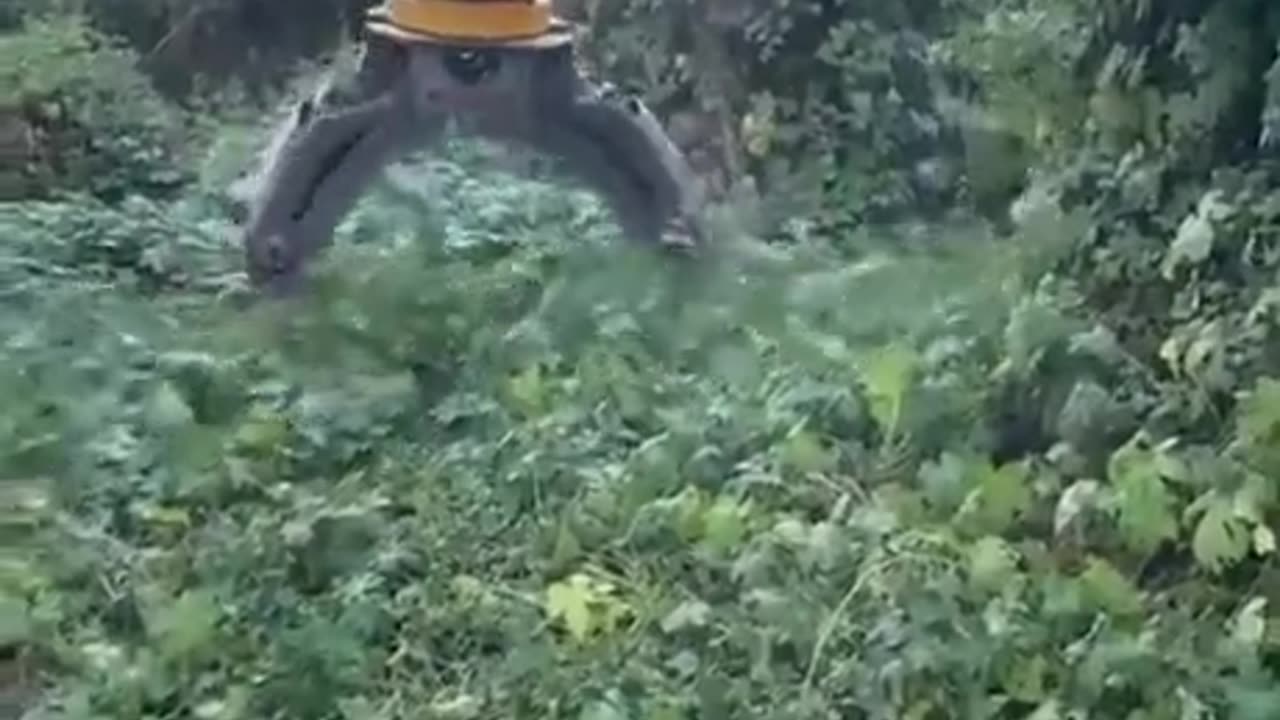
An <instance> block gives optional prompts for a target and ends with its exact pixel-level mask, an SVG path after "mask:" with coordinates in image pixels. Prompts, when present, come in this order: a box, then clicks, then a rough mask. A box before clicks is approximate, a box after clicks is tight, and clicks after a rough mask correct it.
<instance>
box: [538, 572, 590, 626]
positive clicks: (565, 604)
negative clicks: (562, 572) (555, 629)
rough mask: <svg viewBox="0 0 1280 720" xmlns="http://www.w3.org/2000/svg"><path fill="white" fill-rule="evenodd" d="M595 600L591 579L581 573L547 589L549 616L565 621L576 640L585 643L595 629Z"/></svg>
mask: <svg viewBox="0 0 1280 720" xmlns="http://www.w3.org/2000/svg"><path fill="white" fill-rule="evenodd" d="M593 599H594V593H593V592H592V589H591V579H590V578H589V577H587V576H586V575H582V574H580V573H578V574H574V575H573V576H571V577H570V578H569V579H568V581H565V582H556V583H552V584H551V585H550V586H549V587H548V588H547V598H546V610H547V614H548V615H549V616H550V617H551V618H552V619H553V620H554V619H559V620H561V621H563V622H564V625H565V628H566V629H567V630H568V631H569V634H570V635H571V636H572V637H573V639H574V640H577V641H578V642H580V643H581V642H585V641H586V640H587V638H588V637H589V636H590V634H591V630H592V628H593V622H592V613H591V603H592V601H593Z"/></svg>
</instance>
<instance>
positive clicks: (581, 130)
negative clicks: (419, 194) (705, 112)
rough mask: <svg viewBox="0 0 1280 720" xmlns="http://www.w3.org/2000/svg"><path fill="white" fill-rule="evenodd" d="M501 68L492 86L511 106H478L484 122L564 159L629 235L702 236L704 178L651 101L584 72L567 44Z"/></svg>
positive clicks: (513, 58)
mask: <svg viewBox="0 0 1280 720" xmlns="http://www.w3.org/2000/svg"><path fill="white" fill-rule="evenodd" d="M499 68H500V69H499V71H498V72H497V73H495V75H494V76H493V77H492V78H491V79H490V83H491V84H490V86H489V87H490V89H492V90H493V91H494V92H495V94H496V96H497V98H498V99H497V100H496V101H495V104H496V105H497V106H498V108H499V109H500V110H501V111H499V112H492V111H490V112H474V113H471V117H470V118H469V120H471V121H472V126H473V127H474V128H475V129H476V130H478V131H479V132H480V133H481V134H484V135H488V136H491V137H494V138H499V139H504V140H514V141H517V142H521V143H523V144H526V145H528V146H530V147H532V148H534V149H535V150H537V151H539V152H541V153H542V154H544V155H546V156H548V157H552V158H555V159H558V160H560V161H561V162H562V163H563V166H564V170H565V171H566V172H567V173H568V174H569V175H570V176H572V177H576V178H577V179H578V180H579V181H581V182H582V183H583V184H584V185H585V186H587V187H588V188H590V189H591V190H593V191H594V192H595V193H597V195H599V196H600V197H601V198H602V199H603V200H604V201H605V202H606V203H607V205H608V206H609V208H610V209H611V210H612V212H613V215H614V217H615V218H616V220H617V222H618V224H619V225H620V226H621V229H622V230H623V233H624V235H626V236H627V237H628V238H630V239H632V240H635V241H638V242H642V243H645V244H649V245H660V244H675V245H683V246H689V245H700V244H702V242H703V241H704V240H705V236H704V232H703V228H702V224H701V221H700V212H701V209H702V203H703V196H702V191H701V187H700V186H699V184H698V179H697V177H696V176H695V174H694V172H693V170H692V168H691V167H690V166H689V164H688V162H687V161H686V159H685V157H684V155H683V154H682V153H681V152H680V151H679V149H678V148H676V146H675V144H674V143H673V142H672V141H671V140H670V138H669V137H668V136H667V134H666V132H665V131H664V130H663V128H662V125H661V123H660V122H659V121H658V120H657V118H656V117H654V115H653V114H652V113H651V112H650V111H649V109H648V108H647V107H645V105H644V103H643V102H641V101H640V100H639V99H638V98H635V97H632V96H628V95H623V94H621V93H617V92H614V91H612V90H611V89H610V88H607V87H599V86H596V85H595V84H593V83H591V82H590V81H589V80H587V79H586V78H584V77H583V76H582V75H580V74H579V73H578V71H577V68H575V67H574V63H573V56H572V53H571V51H570V48H567V47H565V48H554V49H540V50H537V51H515V50H508V51H506V52H504V53H503V55H502V58H501V63H500V65H499Z"/></svg>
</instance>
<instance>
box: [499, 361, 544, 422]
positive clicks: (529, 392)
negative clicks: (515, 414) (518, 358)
mask: <svg viewBox="0 0 1280 720" xmlns="http://www.w3.org/2000/svg"><path fill="white" fill-rule="evenodd" d="M506 387H507V394H508V395H509V396H510V398H511V400H512V402H513V403H514V404H515V406H516V409H517V410H518V411H519V412H521V413H523V414H525V415H528V416H538V415H541V414H542V413H544V412H546V409H547V399H548V395H547V383H546V380H545V379H544V377H543V374H542V366H541V365H537V364H534V365H530V366H529V367H527V368H525V369H524V370H522V371H520V372H518V373H516V374H514V375H512V376H511V377H510V378H509V379H508V380H507V385H506Z"/></svg>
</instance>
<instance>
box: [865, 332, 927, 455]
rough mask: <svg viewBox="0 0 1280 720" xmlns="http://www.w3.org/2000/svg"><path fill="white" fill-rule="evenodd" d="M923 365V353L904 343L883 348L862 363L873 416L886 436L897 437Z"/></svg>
mask: <svg viewBox="0 0 1280 720" xmlns="http://www.w3.org/2000/svg"><path fill="white" fill-rule="evenodd" d="M919 366H920V356H919V354H918V353H917V352H916V351H915V350H914V349H913V348H911V347H908V346H906V345H901V344H893V345H889V346H886V347H884V348H881V349H880V350H879V351H877V352H875V353H872V354H871V355H870V356H869V357H868V358H867V359H866V361H865V362H864V363H863V364H862V367H861V376H862V382H863V384H864V385H865V387H866V392H867V397H868V400H869V402H870V404H871V414H872V416H873V417H874V418H875V419H876V422H878V423H879V424H880V427H882V428H884V430H885V433H886V434H889V435H893V434H894V433H895V432H896V431H897V429H898V422H899V420H900V419H901V417H902V408H903V404H904V403H905V402H906V398H907V394H908V393H909V392H910V390H911V386H912V384H913V383H914V382H915V378H916V375H917V372H918V371H919Z"/></svg>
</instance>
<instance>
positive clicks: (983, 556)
mask: <svg viewBox="0 0 1280 720" xmlns="http://www.w3.org/2000/svg"><path fill="white" fill-rule="evenodd" d="M1017 569H1018V558H1017V555H1016V554H1015V553H1014V550H1013V548H1012V547H1010V546H1009V544H1008V543H1006V542H1005V541H1004V540H1003V539H1001V538H998V537H993V536H988V537H984V538H981V539H980V540H978V541H977V542H975V543H974V544H973V545H972V546H970V548H969V578H970V579H971V580H972V581H973V583H974V584H975V585H977V586H978V587H979V588H981V589H983V590H988V591H992V590H999V589H1000V588H1001V587H1003V586H1004V585H1005V583H1006V582H1008V580H1009V579H1010V578H1011V577H1012V576H1013V575H1014V574H1015V573H1016V572H1017Z"/></svg>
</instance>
